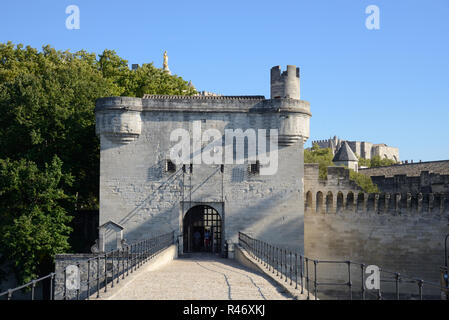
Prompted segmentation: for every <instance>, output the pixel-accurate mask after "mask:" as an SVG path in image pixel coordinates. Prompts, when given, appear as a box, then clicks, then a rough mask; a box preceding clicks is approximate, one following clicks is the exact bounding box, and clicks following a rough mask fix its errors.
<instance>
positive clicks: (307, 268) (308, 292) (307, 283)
mask: <svg viewBox="0 0 449 320" xmlns="http://www.w3.org/2000/svg"><path fill="white" fill-rule="evenodd" d="M305 259H306V286H307V300H310V283H309V281H310V280H309V259H308V258H305Z"/></svg>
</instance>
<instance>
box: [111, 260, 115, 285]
mask: <svg viewBox="0 0 449 320" xmlns="http://www.w3.org/2000/svg"><path fill="white" fill-rule="evenodd" d="M111 253H112V281H111V288H114V253H115V251H112V252H111Z"/></svg>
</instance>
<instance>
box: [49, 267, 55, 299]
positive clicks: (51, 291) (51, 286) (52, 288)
mask: <svg viewBox="0 0 449 320" xmlns="http://www.w3.org/2000/svg"><path fill="white" fill-rule="evenodd" d="M54 284H55V273H54V272H52V274H51V276H50V300H54V299H55V297H54V295H53V293H54Z"/></svg>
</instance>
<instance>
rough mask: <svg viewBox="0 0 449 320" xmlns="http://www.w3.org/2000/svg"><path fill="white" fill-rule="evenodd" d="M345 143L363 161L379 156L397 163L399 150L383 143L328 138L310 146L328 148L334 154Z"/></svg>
mask: <svg viewBox="0 0 449 320" xmlns="http://www.w3.org/2000/svg"><path fill="white" fill-rule="evenodd" d="M345 141H346V142H347V143H348V145H349V147H350V148H351V149H352V151H353V152H354V153H355V154H356V155H358V156H360V157H362V158H365V159H371V158H372V157H373V156H380V157H381V158H382V159H391V160H394V161H396V162H399V161H400V160H399V149H398V148H395V147H390V146H387V145H386V144H384V143H380V144H374V143H371V142H365V141H348V140H342V139H339V138H338V137H337V136H334V137H333V138H329V139H327V140H316V141H312V144H314V143H316V144H318V146H319V147H320V148H330V149H331V150H332V152H333V153H334V154H335V152H337V151H338V150H339V149H340V147H341V146H342V144H343V142H345Z"/></svg>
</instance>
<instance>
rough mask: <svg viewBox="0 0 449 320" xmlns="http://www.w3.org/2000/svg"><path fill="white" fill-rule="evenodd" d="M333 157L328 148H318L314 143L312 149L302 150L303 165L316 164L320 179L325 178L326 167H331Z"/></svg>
mask: <svg viewBox="0 0 449 320" xmlns="http://www.w3.org/2000/svg"><path fill="white" fill-rule="evenodd" d="M333 158H334V155H333V154H332V150H331V149H330V148H320V146H319V145H318V144H317V143H314V144H313V146H312V148H310V149H305V150H304V163H318V165H319V177H320V179H326V178H327V167H329V166H333V165H334V163H333V162H332V159H333Z"/></svg>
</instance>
